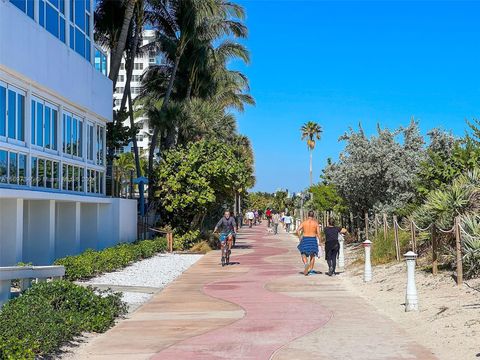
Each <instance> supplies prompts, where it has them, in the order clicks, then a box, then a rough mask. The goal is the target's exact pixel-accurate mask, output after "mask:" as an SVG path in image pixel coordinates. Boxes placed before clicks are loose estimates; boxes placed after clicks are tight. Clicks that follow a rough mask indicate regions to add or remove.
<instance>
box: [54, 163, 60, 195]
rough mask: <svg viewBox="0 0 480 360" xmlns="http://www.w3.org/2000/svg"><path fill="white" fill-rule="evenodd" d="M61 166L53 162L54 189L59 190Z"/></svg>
mask: <svg viewBox="0 0 480 360" xmlns="http://www.w3.org/2000/svg"><path fill="white" fill-rule="evenodd" d="M59 170H60V166H59V164H58V162H57V161H54V162H53V188H54V189H59V188H60V182H59V181H58V178H59V177H60V173H59Z"/></svg>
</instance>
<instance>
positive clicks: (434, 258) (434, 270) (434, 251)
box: [432, 223, 438, 275]
mask: <svg viewBox="0 0 480 360" xmlns="http://www.w3.org/2000/svg"><path fill="white" fill-rule="evenodd" d="M437 246H438V239H437V227H436V226H435V223H434V224H432V274H433V275H437V274H438V256H437Z"/></svg>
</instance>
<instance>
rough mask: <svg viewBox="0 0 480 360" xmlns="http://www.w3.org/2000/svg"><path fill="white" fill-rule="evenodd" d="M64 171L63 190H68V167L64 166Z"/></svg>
mask: <svg viewBox="0 0 480 360" xmlns="http://www.w3.org/2000/svg"><path fill="white" fill-rule="evenodd" d="M62 170H63V176H62V189H63V190H68V166H67V165H65V164H63V166H62Z"/></svg>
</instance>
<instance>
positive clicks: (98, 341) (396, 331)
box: [68, 225, 436, 360]
mask: <svg viewBox="0 0 480 360" xmlns="http://www.w3.org/2000/svg"><path fill="white" fill-rule="evenodd" d="M297 243H298V239H296V238H295V237H294V236H292V235H289V234H285V233H284V232H282V233H280V234H279V235H277V236H274V235H272V234H270V233H267V231H266V227H265V226H264V225H261V226H258V227H254V228H253V229H248V228H244V229H242V231H241V235H240V237H239V240H238V242H237V245H239V246H238V247H237V248H235V249H233V252H232V257H231V261H232V262H234V264H233V265H230V266H226V267H224V268H222V267H221V266H220V254H219V251H212V252H210V253H208V254H207V255H205V256H204V257H203V258H202V259H201V260H199V261H198V262H197V263H196V264H195V265H193V266H192V267H191V268H190V269H189V270H187V271H186V272H185V273H184V274H183V275H182V276H180V277H179V278H178V279H177V280H175V281H174V282H173V283H172V284H170V285H169V286H168V287H167V288H165V289H164V290H162V291H161V292H160V293H158V294H156V295H155V296H154V297H153V298H152V299H151V300H150V301H149V302H148V303H146V304H144V305H143V306H142V307H141V308H140V309H138V310H137V311H136V312H134V313H133V314H131V315H130V316H129V318H128V319H126V320H123V321H120V322H119V323H118V324H117V325H116V326H115V327H114V328H113V329H111V330H110V331H108V332H107V333H105V334H102V335H99V336H97V337H94V338H93V339H91V340H90V341H89V342H88V344H86V345H84V346H82V347H81V348H80V349H78V350H77V351H76V352H75V354H73V356H71V357H69V358H68V359H78V360H83V359H94V360H147V359H154V360H170V359H172V360H173V359H175V360H184V359H185V360H197V359H198V360H217V359H245V360H251V359H255V360H257V359H258V360H268V359H275V360H303V359H309V360H310V359H322V360H350V359H351V360H413V359H420V360H434V359H436V357H435V356H434V355H433V354H432V352H431V351H430V350H428V349H427V348H425V347H424V346H421V345H419V344H418V343H416V342H415V341H414V340H412V339H411V338H410V337H409V336H408V334H406V333H405V332H404V331H403V330H402V329H401V328H400V327H399V326H398V325H397V324H395V323H394V322H393V321H392V320H390V319H388V318H386V317H385V316H383V315H381V314H380V313H379V312H378V311H377V310H376V309H375V308H373V307H372V306H371V305H370V304H369V303H368V302H367V301H365V300H364V299H362V298H359V297H358V296H356V295H355V294H354V293H353V292H352V291H350V290H349V289H348V288H347V287H346V286H345V284H344V283H343V282H342V277H341V276H340V277H335V278H330V277H328V276H325V275H324V274H321V272H322V271H324V270H325V264H324V261H323V260H322V261H319V262H318V264H317V266H316V270H317V271H318V272H319V273H318V274H317V275H313V276H308V277H305V276H304V275H302V274H301V273H300V272H301V271H302V270H303V266H302V263H301V260H300V257H299V254H298V251H297V249H296V245H297ZM379 296H381V294H379ZM401 300H402V299H400V300H399V303H401Z"/></svg>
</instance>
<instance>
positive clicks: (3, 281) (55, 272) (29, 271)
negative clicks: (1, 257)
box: [0, 266, 65, 307]
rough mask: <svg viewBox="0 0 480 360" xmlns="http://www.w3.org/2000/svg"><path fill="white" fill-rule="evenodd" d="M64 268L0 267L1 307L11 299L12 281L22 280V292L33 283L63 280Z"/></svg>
mask: <svg viewBox="0 0 480 360" xmlns="http://www.w3.org/2000/svg"><path fill="white" fill-rule="evenodd" d="M63 276H65V267H64V266H7V267H0V307H1V306H2V305H3V304H5V303H6V302H7V301H8V300H10V297H11V291H12V281H13V280H17V279H19V280H20V290H21V291H23V290H26V289H28V288H29V287H30V286H32V282H33V281H35V282H43V281H46V280H47V279H56V278H60V279H61V278H63Z"/></svg>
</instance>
